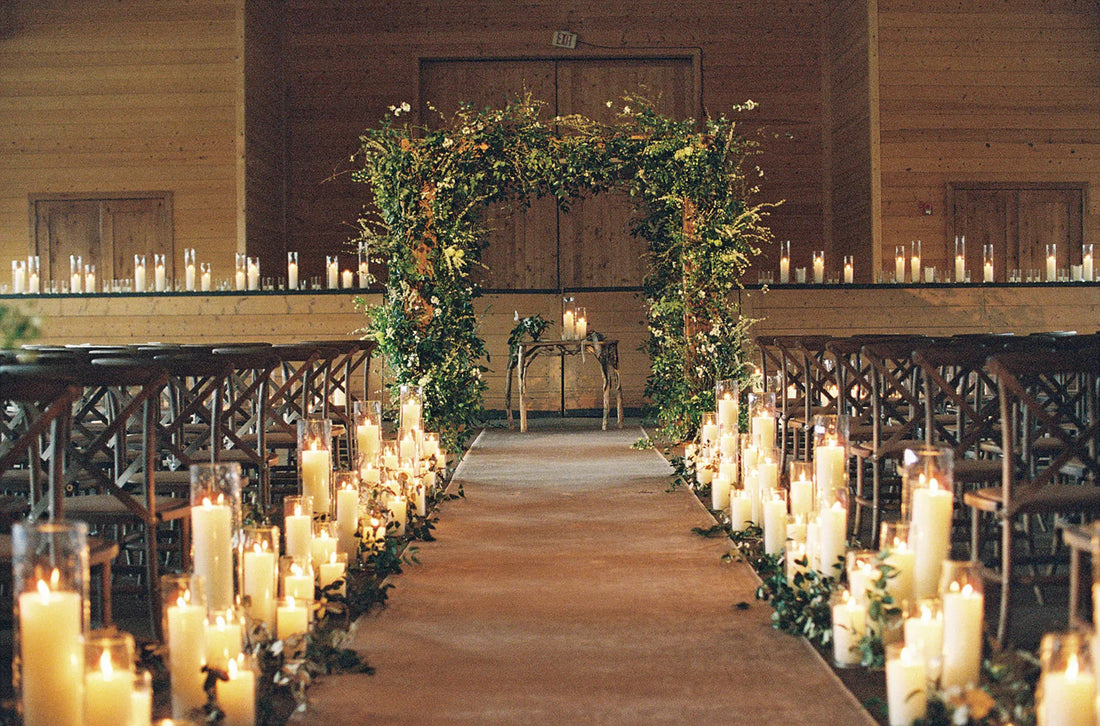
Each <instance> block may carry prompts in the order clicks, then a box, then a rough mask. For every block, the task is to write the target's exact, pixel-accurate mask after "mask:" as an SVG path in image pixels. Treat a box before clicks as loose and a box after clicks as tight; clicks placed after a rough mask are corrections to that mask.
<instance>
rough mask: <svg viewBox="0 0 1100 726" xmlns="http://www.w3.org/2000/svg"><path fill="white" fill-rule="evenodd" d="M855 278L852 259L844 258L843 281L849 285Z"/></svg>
mask: <svg viewBox="0 0 1100 726" xmlns="http://www.w3.org/2000/svg"><path fill="white" fill-rule="evenodd" d="M855 279H856V273H855V268H854V267H853V266H852V261H851V260H850V259H849V260H845V262H844V283H845V284H846V285H851V284H852V283H853V282H855Z"/></svg>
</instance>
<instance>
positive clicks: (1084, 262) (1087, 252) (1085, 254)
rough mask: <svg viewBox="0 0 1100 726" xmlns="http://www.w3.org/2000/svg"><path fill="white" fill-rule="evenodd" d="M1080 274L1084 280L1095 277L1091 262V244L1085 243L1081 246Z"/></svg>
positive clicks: (1090, 279)
mask: <svg viewBox="0 0 1100 726" xmlns="http://www.w3.org/2000/svg"><path fill="white" fill-rule="evenodd" d="M1081 276H1082V277H1084V278H1085V282H1092V281H1093V280H1094V279H1095V273H1094V268H1093V264H1092V244H1087V245H1084V246H1083V247H1082V250H1081Z"/></svg>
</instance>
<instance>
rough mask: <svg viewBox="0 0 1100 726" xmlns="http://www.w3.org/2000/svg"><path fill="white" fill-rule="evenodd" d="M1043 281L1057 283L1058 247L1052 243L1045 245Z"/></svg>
mask: <svg viewBox="0 0 1100 726" xmlns="http://www.w3.org/2000/svg"><path fill="white" fill-rule="evenodd" d="M1044 272H1045V274H1044V276H1043V279H1044V280H1045V281H1046V282H1057V281H1058V245H1057V244H1054V243H1053V242H1052V243H1050V244H1048V245H1047V256H1046V270H1045V271H1044Z"/></svg>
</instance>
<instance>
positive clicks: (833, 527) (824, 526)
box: [817, 502, 848, 576]
mask: <svg viewBox="0 0 1100 726" xmlns="http://www.w3.org/2000/svg"><path fill="white" fill-rule="evenodd" d="M817 525H818V548H819V549H818V552H819V557H820V560H821V567H820V568H819V569H820V571H821V572H823V573H825V574H826V575H830V576H835V575H836V574H837V572H836V566H837V564H838V563H839V562H840V560H842V559H843V557H844V554H845V552H847V550H848V542H847V539H846V536H845V533H846V531H847V529H848V509H847V508H846V507H844V505H842V504H841V503H840V502H833V504H832V506H829V507H825V508H824V509H822V510H821V511H820V512H818V515H817ZM841 566H842V567H843V565H841Z"/></svg>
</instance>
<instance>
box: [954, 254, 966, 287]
mask: <svg viewBox="0 0 1100 726" xmlns="http://www.w3.org/2000/svg"><path fill="white" fill-rule="evenodd" d="M955 282H966V258H965V257H963V256H962V255H955Z"/></svg>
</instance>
